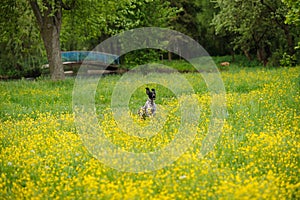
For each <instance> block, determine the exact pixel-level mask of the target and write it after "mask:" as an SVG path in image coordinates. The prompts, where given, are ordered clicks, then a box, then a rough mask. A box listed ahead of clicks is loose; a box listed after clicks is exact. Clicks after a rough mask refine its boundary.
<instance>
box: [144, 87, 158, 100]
mask: <svg viewBox="0 0 300 200" xmlns="http://www.w3.org/2000/svg"><path fill="white" fill-rule="evenodd" d="M146 94H147V95H148V97H149V99H151V100H155V98H156V92H155V89H151V91H150V89H149V88H146Z"/></svg>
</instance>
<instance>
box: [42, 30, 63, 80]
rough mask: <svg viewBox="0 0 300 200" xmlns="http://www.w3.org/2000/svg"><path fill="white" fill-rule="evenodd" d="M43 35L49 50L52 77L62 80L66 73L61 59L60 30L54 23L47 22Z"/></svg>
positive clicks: (48, 56)
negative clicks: (48, 23)
mask: <svg viewBox="0 0 300 200" xmlns="http://www.w3.org/2000/svg"><path fill="white" fill-rule="evenodd" d="M41 35H42V38H43V41H44V45H45V48H46V52H47V58H48V62H49V68H50V75H51V79H52V80H62V79H64V78H65V74H64V68H63V65H62V59H61V50H60V40H59V31H58V29H57V27H55V26H54V25H47V24H45V25H44V27H43V29H42V31H41Z"/></svg>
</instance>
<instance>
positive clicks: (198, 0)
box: [0, 0, 300, 80]
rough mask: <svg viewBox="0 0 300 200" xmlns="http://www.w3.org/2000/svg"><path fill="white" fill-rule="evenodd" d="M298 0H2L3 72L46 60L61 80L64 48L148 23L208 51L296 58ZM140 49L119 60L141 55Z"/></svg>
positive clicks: (20, 71)
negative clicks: (196, 42) (182, 34)
mask: <svg viewBox="0 0 300 200" xmlns="http://www.w3.org/2000/svg"><path fill="white" fill-rule="evenodd" d="M299 7H300V3H299V2H298V1H293V0H246V1H245V0H236V1H231V0H211V1H208V0H193V1H189V0H118V1H116V0H109V1H104V0H2V1H1V2H0V15H1V18H0V24H1V26H0V29H1V30H0V47H1V48H0V75H1V74H2V75H3V74H6V75H8V76H11V77H14V76H24V75H26V73H30V74H33V73H39V68H40V66H41V65H42V64H45V63H49V67H50V74H51V77H52V79H55V80H56V79H63V78H64V72H63V68H62V63H61V55H60V51H61V50H62V51H71V50H91V49H93V48H94V47H95V46H96V45H97V44H99V43H101V42H102V41H103V40H105V39H106V38H109V37H110V36H112V35H114V34H117V33H120V32H122V31H125V30H130V29H133V28H138V27H149V26H156V27H165V28H171V29H174V30H177V31H179V32H182V33H184V34H186V35H188V36H190V37H192V38H193V39H195V40H196V41H198V42H199V44H201V45H202V46H203V47H204V48H205V49H206V50H207V51H208V52H209V53H210V55H212V56H222V55H232V58H233V59H234V56H235V55H239V54H243V55H245V56H246V57H247V58H248V59H249V60H257V61H259V62H260V63H262V65H264V66H266V65H270V66H279V65H293V64H296V58H297V56H298V57H299V52H297V46H298V47H299V46H300V45H299V41H300V38H299V35H300V34H299V33H300V27H299V25H300V13H299ZM138 53H139V52H134V53H133V54H132V55H128V56H127V58H126V59H124V62H132V61H133V62H138V61H137V58H138V59H142V58H143V57H145V56H136V54H138ZM147 55H149V56H150V57H151V56H152V57H153V56H154V57H155V56H156V54H155V52H151V51H150V52H147ZM169 58H170V55H169Z"/></svg>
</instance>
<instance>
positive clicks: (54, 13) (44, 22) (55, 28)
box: [30, 0, 65, 80]
mask: <svg viewBox="0 0 300 200" xmlns="http://www.w3.org/2000/svg"><path fill="white" fill-rule="evenodd" d="M56 3H57V4H56V7H55V8H54V10H53V8H52V7H51V5H50V4H46V5H47V9H46V10H43V11H42V10H41V9H40V8H39V5H38V3H37V1H36V0H30V5H31V7H32V9H33V12H34V15H35V17H36V19H37V22H38V25H39V28H40V33H41V36H42V39H43V42H44V46H45V49H46V53H47V59H48V62H49V68H50V75H51V79H52V80H62V79H64V78H65V74H64V68H63V65H62V60H61V50H60V39H59V34H60V29H61V22H62V7H61V5H60V4H59V3H58V2H56Z"/></svg>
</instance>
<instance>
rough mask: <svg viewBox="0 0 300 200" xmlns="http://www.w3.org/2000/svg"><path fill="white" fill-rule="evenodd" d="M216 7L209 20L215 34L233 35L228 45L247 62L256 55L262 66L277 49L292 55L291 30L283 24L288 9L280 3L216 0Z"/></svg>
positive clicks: (264, 0) (293, 43) (292, 39)
mask: <svg viewBox="0 0 300 200" xmlns="http://www.w3.org/2000/svg"><path fill="white" fill-rule="evenodd" d="M216 6H218V7H219V9H220V12H219V13H218V14H217V15H216V16H215V17H214V19H213V24H214V26H215V29H216V32H217V33H218V34H233V35H234V38H233V40H232V44H234V46H235V48H236V49H238V48H239V49H241V50H242V51H243V52H244V54H245V55H246V56H247V57H248V58H249V59H251V55H253V54H254V53H256V56H257V59H258V60H259V61H261V62H263V64H264V65H266V64H267V62H268V59H269V58H270V57H271V56H272V52H275V51H278V50H279V49H286V51H288V53H289V54H290V55H292V54H294V46H295V40H294V35H293V28H294V27H292V26H289V25H287V24H285V23H284V22H285V14H286V13H287V11H288V8H287V7H286V6H285V5H283V4H282V2H281V0H275V1H272V2H270V1H267V0H249V1H242V0H236V1H230V0H217V1H216ZM282 41H284V42H282ZM286 44H287V45H286Z"/></svg>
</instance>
